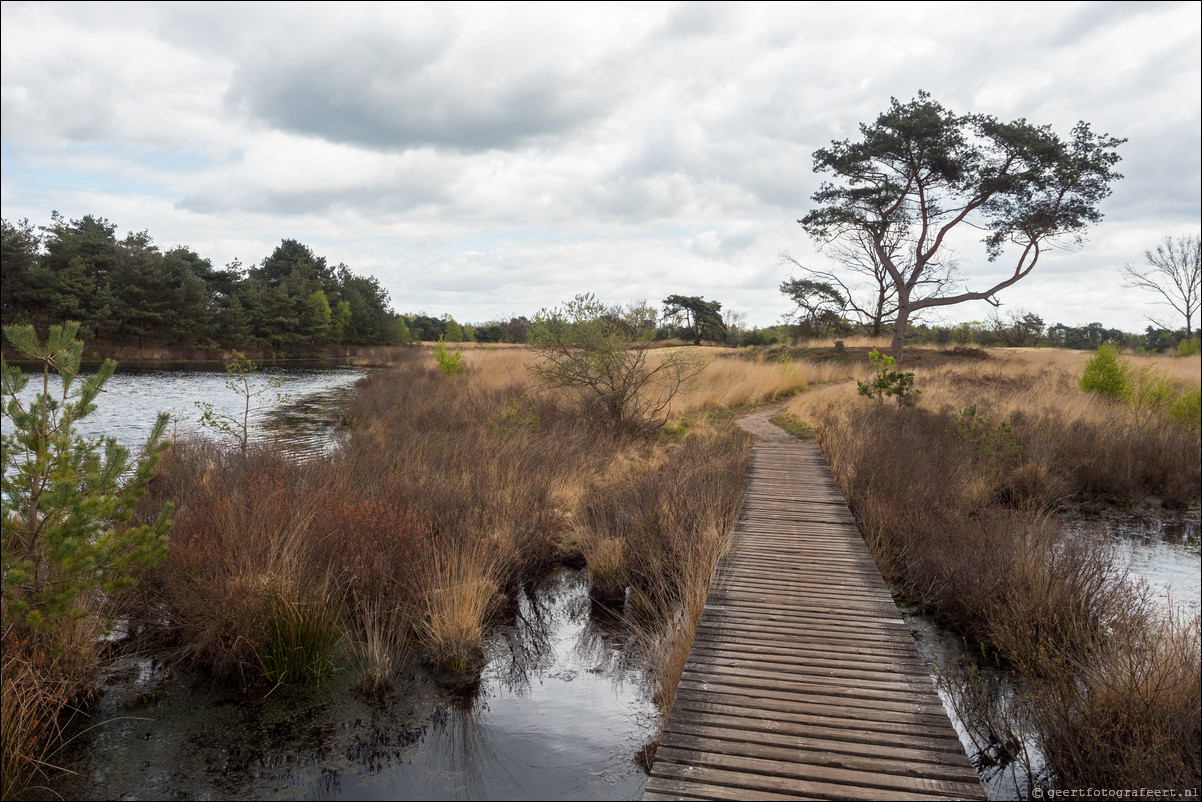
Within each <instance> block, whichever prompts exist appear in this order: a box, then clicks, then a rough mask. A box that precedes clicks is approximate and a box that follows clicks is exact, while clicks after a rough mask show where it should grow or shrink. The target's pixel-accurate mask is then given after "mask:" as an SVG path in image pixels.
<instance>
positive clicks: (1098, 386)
mask: <svg viewBox="0 0 1202 802" xmlns="http://www.w3.org/2000/svg"><path fill="white" fill-rule="evenodd" d="M1130 372H1131V368H1130V365H1129V364H1128V362H1127V360H1125V359H1123V358H1121V357H1120V356H1119V349H1118V348H1117V347H1116V346H1115V345H1114V344H1113V343H1102V344H1101V345H1099V346H1098V350H1097V352H1096V353H1095V354H1094V355H1093V356H1092V357H1090V359H1089V361H1088V362H1086V363H1085V372H1084V373H1083V374H1082V375H1081V389H1082V390H1084V391H1085V392H1087V393H1100V394H1102V395H1106V396H1110V397H1111V398H1113V399H1115V400H1116V401H1124V402H1125V401H1127V399H1128V398H1129V397H1130V394H1131V388H1130V382H1129V374H1130Z"/></svg>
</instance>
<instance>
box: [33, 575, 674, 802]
mask: <svg viewBox="0 0 1202 802" xmlns="http://www.w3.org/2000/svg"><path fill="white" fill-rule="evenodd" d="M630 639H631V635H630V633H629V631H628V629H627V628H626V627H625V626H624V625H622V624H621V623H620V622H619V621H617V620H615V619H613V618H610V617H607V616H605V615H600V614H598V613H596V612H595V611H594V610H593V607H592V605H591V603H590V601H589V598H588V580H587V577H586V576H585V575H584V572H583V571H579V570H570V569H561V570H559V571H556V572H554V573H553V574H551V575H549V576H547V577H545V578H544V579H543V580H541V581H540V582H539V583H537V584H536V586H535V587H532V588H530V589H529V591H528V592H527V593H525V594H524V595H523V596H522V597H521V598H520V600H519V603H518V605H517V610H516V613H515V615H514V617H513V619H512V620H511V621H509V622H506V623H504V624H503V625H501V626H499V627H497V628H495V629H494V631H493V632H492V633H491V635H490V637H489V640H488V642H487V648H486V653H487V657H488V663H487V666H486V668H485V669H484V673H483V676H482V680H481V683H480V685H479V687H478V689H477V690H476V691H475V693H474V694H472V695H470V696H466V697H465V696H459V695H452V694H449V693H447V692H445V691H443V690H441V689H440V688H439V686H438V685H437V684H436V683H435V682H434V681H433V679H432V678H431V677H430V676H429V675H428V674H427V673H426V672H425V671H424V670H423V669H422V668H421V666H420V665H418V664H416V663H415V664H413V665H412V666H410V667H409V670H408V673H407V681H404V682H403V683H402V684H401V687H400V688H399V689H398V691H397V692H396V693H395V694H393V695H391V696H389V697H386V698H385V699H383V700H377V701H372V700H368V699H366V698H364V697H363V696H361V695H360V694H358V693H357V692H355V691H353V690H352V689H351V688H350V684H351V683H352V682H353V678H352V677H350V676H349V674H351V673H353V672H346V674H347V675H348V676H336V677H335V678H334V679H333V680H332V681H330V682H328V683H326V684H324V685H321V686H318V687H298V686H280V687H277V688H276V689H274V690H272V691H270V692H269V693H265V690H264V689H263V688H261V687H260V688H259V689H258V690H257V691H255V692H245V691H242V690H240V689H237V688H230V687H227V686H214V685H213V684H212V683H211V682H209V681H208V680H205V679H202V678H198V677H188V676H186V675H183V674H179V673H177V672H174V671H172V670H170V669H168V668H166V667H164V666H163V665H161V664H158V663H155V662H154V661H152V660H149V659H145V658H143V659H139V660H130V661H127V662H126V663H125V664H124V665H123V666H121V667H119V668H118V670H117V671H115V672H114V674H113V676H112V677H111V678H110V683H109V686H108V688H107V689H106V692H105V693H104V696H103V697H102V699H101V701H100V703H99V705H98V706H97V707H96V708H95V709H94V710H92V711H91V714H90V719H89V723H91V722H93V721H94V722H96V726H95V727H93V728H92V729H90V730H88V731H86V732H85V733H83V734H82V735H81V736H80V737H79V738H78V739H77V740H76V742H74V743H73V744H72V745H71V746H70V747H69V748H68V749H67V750H66V751H65V752H64V753H63V754H62V755H61V756H60V758H59V759H60V760H61V761H62V765H64V766H65V767H67V768H69V769H70V770H71V771H74V772H76V775H75V776H72V777H68V778H67V779H66V780H65V782H63V783H61V784H60V785H59V786H58V787H57V789H56V790H58V792H59V793H60V794H62V795H63V796H64V797H65V798H68V799H145V798H150V799H518V798H522V799H636V798H638V797H639V795H641V793H642V789H643V785H644V784H645V783H646V779H647V778H646V774H645V773H644V772H643V771H642V769H640V768H639V766H638V765H637V764H636V762H635V755H636V754H637V752H638V750H639V748H640V747H641V746H642V745H643V744H644V743H646V742H647V741H648V740H650V739H651V738H652V737H654V735H655V732H656V712H655V707H654V705H653V704H652V703H651V700H650V694H649V690H648V687H647V683H646V681H645V678H644V672H643V670H642V669H641V667H640V666H639V665H637V664H636V661H634V660H633V659H632V658H631V657H630V655H631V654H633V653H634V650H633V649H631V648H630V646H631V644H630Z"/></svg>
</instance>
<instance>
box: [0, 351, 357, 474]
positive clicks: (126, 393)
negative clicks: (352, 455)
mask: <svg viewBox="0 0 1202 802" xmlns="http://www.w3.org/2000/svg"><path fill="white" fill-rule="evenodd" d="M366 372H367V371H366V370H365V369H363V368H348V367H334V368H331V367H323V366H313V365H310V366H293V367H278V366H264V367H262V368H261V369H260V370H258V372H256V373H254V374H251V375H250V377H249V380H248V386H249V391H250V398H249V407H250V410H249V415H248V420H247V428H248V430H249V433H250V435H251V437H252V439H264V438H269V437H276V438H278V439H279V440H280V441H281V442H282V443H283V444H284V445H285V446H286V447H287V448H288V449H289V450H290V451H292V452H293V453H296V454H310V453H316V452H320V451H321V450H322V449H325V448H329V447H332V446H333V444H334V442H335V432H336V423H337V414H336V413H337V411H338V409H339V408H340V406H341V405H342V404H343V403H344V402H345V400H346V399H347V398H348V397H349V394H350V391H351V388H352V387H353V386H354V383H355V381H357V380H358V379H359V378H361V377H362V376H364V375H365V374H366ZM59 387H61V385H59V384H58V382H57V380H56V379H55V377H53V376H52V377H51V384H50V391H51V395H52V396H54V394H55V393H56V392H58V388H59ZM41 388H42V381H41V375H40V374H38V375H31V380H30V382H29V383H28V384H27V385H26V387H25V389H24V391H23V392H22V393H21V397H22V398H23V399H24V400H27V401H28V400H32V399H33V398H34V397H35V396H36V394H37V393H38V392H40V391H41ZM247 402H248V398H247V393H246V392H245V391H239V390H238V389H235V388H231V387H230V386H229V385H228V380H227V377H226V374H225V371H224V370H223V369H222V368H221V366H214V367H210V368H207V369H205V368H197V367H195V366H188V367H181V368H179V369H170V368H165V367H162V366H155V367H143V368H139V367H128V366H121V367H120V368H118V370H117V372H116V373H115V374H113V376H112V378H110V379H109V381H108V382H107V383H106V384H105V387H104V392H103V393H101V395H100V396H99V397H98V398H97V401H96V411H95V412H93V413H92V414H90V415H88V416H87V417H86V418H84V419H83V420H81V421H80V422H79V424H78V425H77V426H76V431H77V433H78V434H81V435H83V436H85V437H89V438H96V437H101V436H105V437H113V438H115V439H116V440H117V442H118V443H120V444H121V445H124V446H127V447H129V448H130V449H132V450H135V451H136V449H137V448H139V447H140V446H142V445H143V444H144V443H145V441H146V437H147V435H148V434H149V432H150V429H151V427H152V426H153V425H154V421H155V417H156V416H157V415H158V413H160V412H166V413H169V414H170V415H171V420H172V423H171V424H170V427H169V430H168V431H169V434H176V435H178V434H186V433H194V432H200V433H202V434H208V435H209V436H214V437H221V435H220V434H219V433H218V432H217V431H216V430H214V429H211V428H210V429H202V427H201V425H200V417H201V412H202V409H201V407H200V405H201V404H211V405H212V407H213V411H214V412H215V413H217V414H218V415H225V416H229V418H231V419H232V420H234V421H241V420H242V418H243V415H244V413H246V412H247V406H248V403H247ZM4 431H5V432H6V433H7V431H8V422H7V420H6V421H5V427H4Z"/></svg>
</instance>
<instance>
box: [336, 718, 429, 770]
mask: <svg viewBox="0 0 1202 802" xmlns="http://www.w3.org/2000/svg"><path fill="white" fill-rule="evenodd" d="M350 726H351V727H353V728H355V729H356V730H360V731H359V732H356V733H355V734H354V735H353V736H352V737H351V740H350V743H349V744H348V745H347V748H346V756H347V759H348V760H350V761H352V762H353V763H355V764H356V765H359V766H361V767H362V768H363V769H364V771H366V772H367V773H368V774H375V773H377V772H380V771H384V770H385V769H387V768H389V767H391V766H392V764H393V763H394V762H395V761H399V760H402V759H403V758H404V752H405V750H406V749H407V748H408V747H410V746H412V745H413V744H415V743H417V742H418V741H420V740H421V739H422V737H423V736H425V734H426V728H427V726H428V725H426V724H415V723H414V717H413V716H412V714H410V713H408V712H406V713H404V714H402V713H401V712H400V711H398V710H395V709H392V708H387V707H386V708H381V709H376V710H373V711H372V714H371V718H370V719H369V720H367V721H364V720H363V719H356V720H355V721H354V722H353V723H351V724H350Z"/></svg>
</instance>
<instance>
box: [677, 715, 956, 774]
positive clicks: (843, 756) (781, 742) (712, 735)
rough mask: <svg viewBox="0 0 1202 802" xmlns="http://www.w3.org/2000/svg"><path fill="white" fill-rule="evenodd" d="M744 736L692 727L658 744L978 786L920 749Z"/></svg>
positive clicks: (944, 756) (941, 755) (944, 759)
mask: <svg viewBox="0 0 1202 802" xmlns="http://www.w3.org/2000/svg"><path fill="white" fill-rule="evenodd" d="M746 733H747V731H746V730H726V729H723V728H721V727H706V726H693V727H690V728H689V730H688V734H685V733H683V732H673V733H670V734H668V735H665V736H664V737H663V738H662V739H661V740H660V743H659V748H660V749H663V748H678V749H690V750H693V751H699V752H713V753H715V754H723V755H727V756H730V757H752V758H762V759H765V760H775V761H784V762H786V763H788V762H804V763H807V764H809V765H813V766H824V767H826V768H834V769H846V770H848V771H865V772H873V773H876V774H897V775H902V776H905V777H919V778H923V779H928V780H951V781H966V782H976V781H977V773H976V771H974V770H973V769H972V768H971V767H969V766H965V765H964V764H963V763H960V762H959V761H951V760H948V759H947V758H948V755H947V753H941V752H936V753H928V752H925V751H923V750H920V749H890V748H889V747H886V746H872V747H869V746H868V745H866V744H861V743H848V742H845V741H843V742H841V741H828V740H823V739H819V738H805V737H795V736H787V735H775V736H774V735H771V734H767V733H756V737H755V739H754V740H752V739H749V738H746V737H739V736H740V735H741V734H743V735H745V734H746ZM940 758H942V759H940Z"/></svg>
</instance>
